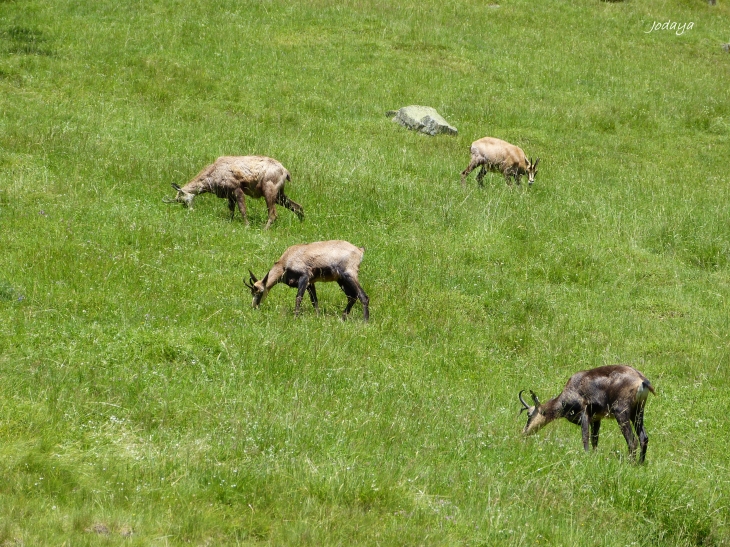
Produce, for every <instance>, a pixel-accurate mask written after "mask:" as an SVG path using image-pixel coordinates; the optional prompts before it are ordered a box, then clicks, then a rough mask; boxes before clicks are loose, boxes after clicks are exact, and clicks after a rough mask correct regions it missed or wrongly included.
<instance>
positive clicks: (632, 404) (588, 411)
mask: <svg viewBox="0 0 730 547" xmlns="http://www.w3.org/2000/svg"><path fill="white" fill-rule="evenodd" d="M523 392H524V390H522V391H520V393H519V399H520V402H521V403H522V410H520V413H521V412H522V411H523V410H526V411H527V425H525V428H524V429H523V430H522V433H523V434H524V435H532V434H533V433H535V432H536V431H539V430H540V429H542V428H543V427H545V426H546V425H547V424H549V423H550V422H552V421H553V420H557V419H558V418H566V419H567V420H568V421H570V422H572V423H574V424H577V425H580V426H581V429H582V431H583V447H584V448H585V450H586V451H588V441H589V439H590V443H591V445H592V446H593V448H594V449H595V448H596V447H597V446H598V430H599V428H600V427H601V420H602V419H603V418H611V417H613V418H616V421H617V422H618V425H619V427H620V428H621V432H622V433H623V434H624V438H625V439H626V444H628V445H629V456H630V457H631V458H632V459H634V458H635V457H636V448H637V442H636V436H635V435H634V432H633V431H632V429H631V424H634V429H635V430H636V433H637V434H638V435H639V443H641V454H640V455H639V463H643V461H644V458H645V456H646V447H647V445H648V444H649V436H648V435H647V434H646V429H644V405H646V399H647V397H648V396H649V392H651V393H654V388H653V387H652V385H651V383H650V382H649V380H647V379H646V377H645V376H644V375H643V374H641V372H639V371H638V370H635V369H633V368H631V367H628V366H624V365H610V366H605V367H598V368H594V369H591V370H583V371H581V372H577V373H575V374H573V376H571V377H570V380H568V383H567V384H565V388H564V389H563V392H562V393H561V394H560V395H558V396H557V397H555V398H554V399H550V400H549V401H548V402H546V403H544V404H541V403H540V401H539V400H538V398H537V395H535V392H534V391H530V394H531V395H532V400H533V401H534V402H535V404H534V406H530V405H528V404H527V403H526V402H525V400H524V399H523V398H522V393H523ZM589 429H590V432H589Z"/></svg>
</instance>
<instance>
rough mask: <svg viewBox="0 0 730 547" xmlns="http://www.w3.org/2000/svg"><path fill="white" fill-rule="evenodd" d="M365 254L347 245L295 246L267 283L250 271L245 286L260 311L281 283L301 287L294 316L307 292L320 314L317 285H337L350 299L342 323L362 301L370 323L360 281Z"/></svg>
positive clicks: (271, 273) (275, 267) (280, 260)
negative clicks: (333, 282)
mask: <svg viewBox="0 0 730 547" xmlns="http://www.w3.org/2000/svg"><path fill="white" fill-rule="evenodd" d="M364 252H365V249H363V248H362V247H355V246H354V245H353V244H352V243H348V242H347V241H318V242H316V243H309V244H303V245H293V246H291V247H289V248H288V249H287V250H286V251H284V254H283V255H281V258H280V259H279V260H277V261H276V263H275V264H274V266H273V267H272V268H271V269H270V270H269V273H267V274H266V275H265V276H264V278H263V279H261V280H260V281H259V280H258V279H256V276H255V275H254V274H253V272H252V271H251V270H249V271H248V273H249V274H250V275H251V277H250V278H249V283H246V280H245V279H244V281H243V284H244V285H246V287H248V288H249V289H251V294H252V295H253V307H254V308H258V307H259V304H261V301H262V300H263V299H264V298H266V295H267V294H268V292H269V291H270V290H271V288H272V287H273V286H274V285H276V284H277V283H286V284H287V285H289V286H290V287H297V288H298V291H297V299H296V306H295V308H294V315H299V308H300V306H301V303H302V297H303V296H304V291H305V290H306V291H307V292H308V293H309V297H310V299H311V301H312V305H313V306H314V309H315V310H316V311H317V313H319V302H318V301H317V291H316V290H315V288H314V284H315V283H316V282H317V281H337V283H338V284H339V285H340V288H341V289H342V290H343V291H344V292H345V294H346V295H347V307H346V308H345V311H344V312H343V314H342V320H343V321H344V320H345V319H347V314H349V313H350V310H351V309H352V306H353V305H354V304H355V302H356V301H357V300H358V299H359V300H360V302H362V306H363V318H364V319H365V321H367V320H368V318H369V316H370V312H369V309H368V303H369V302H370V300H369V299H368V296H367V295H366V294H365V291H364V290H363V289H362V287H361V286H360V282H359V281H358V279H357V274H358V271H359V269H360V262H361V261H362V257H363V254H364Z"/></svg>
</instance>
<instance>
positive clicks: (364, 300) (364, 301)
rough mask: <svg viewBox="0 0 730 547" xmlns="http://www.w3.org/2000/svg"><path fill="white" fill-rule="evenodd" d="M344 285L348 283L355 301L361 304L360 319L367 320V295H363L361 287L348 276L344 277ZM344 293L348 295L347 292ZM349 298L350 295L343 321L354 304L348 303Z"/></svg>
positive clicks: (368, 312) (368, 300) (368, 317)
mask: <svg viewBox="0 0 730 547" xmlns="http://www.w3.org/2000/svg"><path fill="white" fill-rule="evenodd" d="M345 283H349V285H350V287H351V289H350V290H352V291H353V292H354V295H355V296H356V297H357V299H358V300H360V302H362V317H363V319H364V320H365V321H367V320H368V319H370V308H369V304H370V299H369V298H368V295H367V294H365V291H364V290H363V289H362V286H361V285H360V283H359V282H358V280H357V279H353V278H352V277H350V276H345ZM345 293H346V294H348V293H347V291H345ZM349 296H350V295H349V294H348V301H347V308H346V309H345V313H344V315H343V319H344V318H345V317H347V314H348V313H350V310H351V309H352V306H353V304H354V302H352V301H350V299H349Z"/></svg>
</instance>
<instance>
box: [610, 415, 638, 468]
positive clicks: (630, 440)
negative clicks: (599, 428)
mask: <svg viewBox="0 0 730 547" xmlns="http://www.w3.org/2000/svg"><path fill="white" fill-rule="evenodd" d="M615 416H616V421H617V422H618V426H619V427H620V428H621V433H623V434H624V439H626V444H627V445H628V446H629V457H630V458H631V459H632V460H633V459H635V458H636V445H637V444H639V443H638V441H637V440H636V435H634V431H633V429H631V417H630V416H629V412H628V411H622V412H617V413H616V414H615Z"/></svg>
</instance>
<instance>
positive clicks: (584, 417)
mask: <svg viewBox="0 0 730 547" xmlns="http://www.w3.org/2000/svg"><path fill="white" fill-rule="evenodd" d="M580 428H581V431H582V432H583V448H584V449H585V451H586V452H588V442H589V439H590V432H589V430H590V428H591V417H590V416H589V415H588V409H586V408H584V409H583V412H582V413H581V415H580Z"/></svg>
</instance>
